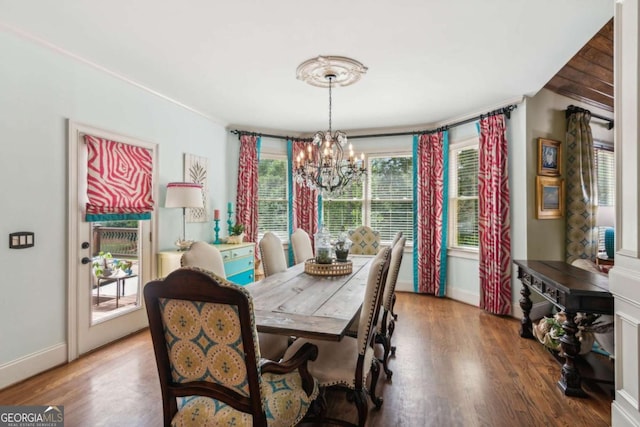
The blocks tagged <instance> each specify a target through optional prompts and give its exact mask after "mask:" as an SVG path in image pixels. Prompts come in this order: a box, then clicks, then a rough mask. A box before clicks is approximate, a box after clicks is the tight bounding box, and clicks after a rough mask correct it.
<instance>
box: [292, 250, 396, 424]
mask: <svg viewBox="0 0 640 427" xmlns="http://www.w3.org/2000/svg"><path fill="white" fill-rule="evenodd" d="M390 252H391V249H390V248H384V249H381V250H380V252H378V254H377V255H376V257H375V258H374V259H373V261H372V263H371V268H370V270H369V276H368V279H367V285H366V290H365V296H364V301H363V304H362V310H361V311H360V323H359V328H358V335H357V337H356V338H352V337H348V336H345V337H344V338H343V339H342V340H340V341H337V342H336V341H327V340H309V339H304V338H298V339H297V340H296V341H294V342H293V344H292V345H291V346H290V347H289V348H288V349H287V352H286V353H285V358H288V357H289V356H291V355H293V354H295V353H296V352H297V351H299V350H300V349H301V348H303V347H304V346H305V345H306V344H309V343H311V344H314V345H315V346H317V347H318V358H317V359H316V360H315V361H313V362H309V364H308V368H309V372H310V373H311V375H313V376H314V377H315V378H316V379H317V380H318V383H319V384H320V387H321V389H323V391H324V389H326V388H337V389H341V390H345V391H346V393H347V400H348V401H349V402H355V405H356V408H357V411H358V424H357V425H358V426H364V425H365V424H366V421H367V413H368V409H369V407H368V403H367V395H368V396H369V397H370V398H371V401H372V402H373V404H374V405H375V406H376V407H377V408H379V407H380V406H382V398H381V397H377V396H376V393H375V389H376V385H377V382H378V376H379V374H380V368H379V361H378V360H377V359H376V358H375V356H374V349H373V344H374V337H375V327H374V324H373V323H374V321H373V319H376V318H377V316H378V313H379V310H380V298H381V295H382V290H383V288H384V284H385V281H386V278H387V272H388V269H389V254H390ZM369 377H371V378H370V384H369V392H368V393H367V390H366V382H367V378H369ZM320 418H321V419H322V421H324V422H330V423H336V424H343V425H344V424H349V425H354V424H351V423H347V422H346V421H344V420H338V419H335V418H326V417H325V416H324V414H321V416H320ZM314 421H315V420H314Z"/></svg>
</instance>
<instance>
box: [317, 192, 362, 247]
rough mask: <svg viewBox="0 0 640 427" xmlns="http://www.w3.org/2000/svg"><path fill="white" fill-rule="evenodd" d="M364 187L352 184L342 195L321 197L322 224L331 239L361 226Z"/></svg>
mask: <svg viewBox="0 0 640 427" xmlns="http://www.w3.org/2000/svg"><path fill="white" fill-rule="evenodd" d="M363 194H364V186H363V185H362V183H360V182H354V183H352V184H351V185H350V186H349V187H347V188H346V189H345V190H344V191H343V192H342V194H339V195H335V194H334V195H331V196H323V197H322V216H323V219H322V221H323V224H324V226H325V227H326V228H327V229H328V230H329V232H330V233H331V235H332V236H333V237H336V236H337V235H338V233H340V232H341V231H342V230H353V229H354V228H356V227H358V226H360V225H362V224H363V221H362V211H363V205H364V198H363Z"/></svg>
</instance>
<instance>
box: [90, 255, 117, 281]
mask: <svg viewBox="0 0 640 427" xmlns="http://www.w3.org/2000/svg"><path fill="white" fill-rule="evenodd" d="M111 259H113V256H111V252H102V251H100V252H99V253H98V256H97V257H96V258H95V259H94V260H93V264H91V265H92V266H93V272H94V274H95V275H96V276H97V277H109V276H111V275H112V274H113V270H112V269H111V265H110V261H109V260H111Z"/></svg>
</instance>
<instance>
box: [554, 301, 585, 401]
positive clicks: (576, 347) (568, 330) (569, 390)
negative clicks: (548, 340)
mask: <svg viewBox="0 0 640 427" xmlns="http://www.w3.org/2000/svg"><path fill="white" fill-rule="evenodd" d="M566 314H567V320H565V321H564V322H563V323H562V330H564V335H563V336H562V337H561V338H560V348H561V349H562V354H563V355H564V365H562V376H561V377H560V381H558V386H559V387H560V389H562V391H563V392H564V394H565V395H566V396H574V397H586V396H587V394H586V393H585V392H584V390H582V378H581V377H580V372H579V371H578V368H577V367H576V364H575V357H576V356H577V355H578V353H579V352H580V341H579V340H578V338H577V337H576V332H578V326H577V325H576V323H575V320H574V318H575V315H576V314H575V313H571V312H566Z"/></svg>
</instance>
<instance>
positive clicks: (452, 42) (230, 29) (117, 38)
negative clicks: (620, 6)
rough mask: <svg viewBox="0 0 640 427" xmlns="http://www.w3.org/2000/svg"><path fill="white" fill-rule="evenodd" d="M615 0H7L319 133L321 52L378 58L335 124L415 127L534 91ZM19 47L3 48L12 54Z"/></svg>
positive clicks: (63, 41)
mask: <svg viewBox="0 0 640 427" xmlns="http://www.w3.org/2000/svg"><path fill="white" fill-rule="evenodd" d="M613 7H614V6H613V1H612V0H483V1H481V0H395V1H393V2H391V1H383V0H323V1H320V2H309V1H303V0H271V1H260V0H228V1H220V0H217V1H216V0H182V1H177V0H109V1H99V0H56V1H47V0H40V1H35V0H22V1H16V0H0V29H2V30H5V31H10V32H14V33H19V34H21V35H22V36H25V37H28V38H32V39H34V40H36V41H40V42H44V43H45V44H48V45H50V46H53V47H55V48H57V49H60V50H61V51H64V52H65V53H68V54H71V55H73V56H76V57H78V58H81V59H83V60H85V61H88V62H90V63H92V64H94V65H97V66H99V67H102V68H104V69H106V70H109V71H110V72H112V73H114V74H116V75H118V76H121V77H123V78H126V79H128V80H130V81H132V82H135V83H136V84H139V85H142V86H144V87H146V88H148V89H150V90H152V91H154V92H156V93H158V94H160V95H162V96H165V97H167V98H170V99H172V100H174V101H176V102H179V103H181V104H183V105H185V106H186V107H188V108H191V109H193V110H195V111H197V112H199V113H201V114H203V115H205V116H207V117H209V118H211V119H213V120H215V121H216V122H218V123H220V124H222V125H224V126H229V127H230V128H236V127H237V128H241V129H257V130H263V131H266V130H280V131H290V132H292V133H299V132H300V133H309V132H313V131H316V130H319V129H324V128H326V127H327V124H328V90H327V89H321V88H317V87H313V86H310V85H308V84H306V83H303V82H301V81H299V80H297V79H296V74H295V72H296V67H297V66H298V65H299V64H300V63H301V62H303V61H304V60H306V59H309V58H312V57H316V56H318V55H340V56H348V57H352V58H354V59H356V60H358V61H360V62H362V63H363V64H364V65H365V66H367V67H368V68H369V70H368V72H367V74H366V75H365V76H364V77H363V78H362V80H361V81H360V82H358V83H356V84H355V85H353V86H348V87H338V88H334V91H333V128H334V129H338V128H339V129H342V130H357V129H368V130H370V129H376V128H396V129H397V128H406V129H411V128H417V129H422V127H421V126H424V125H432V124H437V123H438V122H442V121H449V120H452V119H457V118H462V117H464V116H465V115H468V114H471V113H480V112H484V111H486V110H488V109H493V108H495V107H499V106H502V105H503V104H505V103H508V102H511V101H513V100H516V99H519V98H520V97H521V96H523V95H532V94H535V93H536V92H537V91H538V90H540V89H541V88H542V87H543V86H544V84H545V83H546V82H547V81H549V80H550V79H551V77H552V76H553V75H554V74H555V73H556V72H557V71H558V70H559V69H560V68H561V67H562V66H563V65H564V64H565V63H566V62H567V61H568V60H569V59H570V58H571V57H572V56H573V55H574V54H575V53H576V52H577V51H578V50H579V49H580V48H581V47H582V46H583V45H584V44H585V43H586V42H587V41H588V40H589V39H590V38H591V37H592V36H593V35H594V34H595V33H596V32H597V31H598V30H599V29H600V28H601V27H602V26H603V25H604V24H605V23H606V22H607V21H608V20H609V19H610V18H611V17H612V16H613ZM6 60H8V58H3V59H2V61H6Z"/></svg>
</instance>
